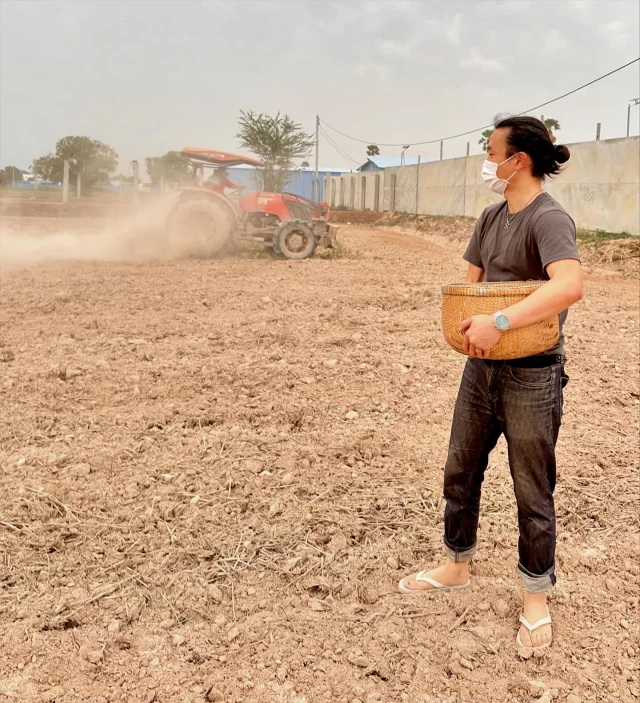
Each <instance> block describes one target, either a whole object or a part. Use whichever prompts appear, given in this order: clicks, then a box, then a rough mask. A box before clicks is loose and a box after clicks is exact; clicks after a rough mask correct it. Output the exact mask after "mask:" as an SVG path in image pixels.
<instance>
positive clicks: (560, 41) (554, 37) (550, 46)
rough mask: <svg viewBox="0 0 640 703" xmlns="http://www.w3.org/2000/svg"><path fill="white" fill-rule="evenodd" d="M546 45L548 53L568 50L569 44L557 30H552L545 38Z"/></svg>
mask: <svg viewBox="0 0 640 703" xmlns="http://www.w3.org/2000/svg"><path fill="white" fill-rule="evenodd" d="M544 45H545V48H546V49H547V51H550V52H554V51H560V50H561V49H566V48H567V47H568V46H569V43H568V42H567V40H566V39H565V38H564V37H563V36H562V34H561V33H560V32H559V31H558V30H557V29H552V30H551V31H550V32H549V33H548V34H547V36H546V37H545V40H544Z"/></svg>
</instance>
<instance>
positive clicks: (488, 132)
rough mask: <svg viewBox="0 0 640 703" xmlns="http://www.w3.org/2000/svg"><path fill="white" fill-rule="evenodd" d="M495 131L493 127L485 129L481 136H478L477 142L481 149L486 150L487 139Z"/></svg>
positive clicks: (487, 146)
mask: <svg viewBox="0 0 640 703" xmlns="http://www.w3.org/2000/svg"><path fill="white" fill-rule="evenodd" d="M494 132H495V130H494V129H485V130H484V132H483V133H482V136H481V137H480V140H479V141H478V144H480V145H481V146H482V150H483V151H487V149H488V148H489V139H491V135H492V134H493V133H494Z"/></svg>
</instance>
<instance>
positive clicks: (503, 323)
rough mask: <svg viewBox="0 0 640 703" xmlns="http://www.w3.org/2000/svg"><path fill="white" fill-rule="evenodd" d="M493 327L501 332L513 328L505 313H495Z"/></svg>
mask: <svg viewBox="0 0 640 703" xmlns="http://www.w3.org/2000/svg"><path fill="white" fill-rule="evenodd" d="M493 325H494V327H495V328H496V329H497V330H500V332H506V331H507V330H508V329H509V327H510V326H511V325H510V323H509V318H508V317H507V316H506V315H505V314H504V313H503V312H494V313H493Z"/></svg>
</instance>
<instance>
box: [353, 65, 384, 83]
mask: <svg viewBox="0 0 640 703" xmlns="http://www.w3.org/2000/svg"><path fill="white" fill-rule="evenodd" d="M354 71H355V74H356V75H357V76H361V77H363V78H364V77H369V78H377V79H378V80H381V81H386V80H387V78H388V77H389V68H388V66H385V65H384V64H382V63H375V62H371V63H360V64H357V65H356V66H355V67H354Z"/></svg>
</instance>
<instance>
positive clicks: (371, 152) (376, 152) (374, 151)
mask: <svg viewBox="0 0 640 703" xmlns="http://www.w3.org/2000/svg"><path fill="white" fill-rule="evenodd" d="M367 156H380V149H379V148H378V147H377V146H376V145H375V144H369V146H368V147H367Z"/></svg>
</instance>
